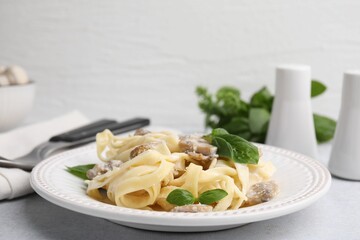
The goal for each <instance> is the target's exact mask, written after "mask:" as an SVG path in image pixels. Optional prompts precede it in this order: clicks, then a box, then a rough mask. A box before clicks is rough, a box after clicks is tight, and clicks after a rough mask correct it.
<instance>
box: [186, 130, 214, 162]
mask: <svg viewBox="0 0 360 240" xmlns="http://www.w3.org/2000/svg"><path fill="white" fill-rule="evenodd" d="M179 148H180V151H182V152H185V153H187V154H188V155H189V156H190V157H191V158H192V159H194V160H196V161H209V160H212V159H214V158H217V157H218V155H217V154H216V151H217V148H216V147H215V146H213V145H211V144H209V143H208V142H207V141H206V140H205V139H203V138H201V136H197V135H185V136H181V137H180V141H179Z"/></svg>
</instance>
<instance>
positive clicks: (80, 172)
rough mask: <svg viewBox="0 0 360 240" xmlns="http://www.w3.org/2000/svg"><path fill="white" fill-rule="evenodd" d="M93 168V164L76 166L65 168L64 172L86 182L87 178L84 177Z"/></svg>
mask: <svg viewBox="0 0 360 240" xmlns="http://www.w3.org/2000/svg"><path fill="white" fill-rule="evenodd" d="M94 166H95V164H87V165H78V166H74V167H67V169H66V171H68V172H69V173H71V174H72V175H75V176H77V177H79V178H81V179H84V180H88V177H87V176H86V172H87V171H88V170H90V169H92V168H93V167H94Z"/></svg>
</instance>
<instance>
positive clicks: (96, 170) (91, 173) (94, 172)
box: [86, 160, 123, 180]
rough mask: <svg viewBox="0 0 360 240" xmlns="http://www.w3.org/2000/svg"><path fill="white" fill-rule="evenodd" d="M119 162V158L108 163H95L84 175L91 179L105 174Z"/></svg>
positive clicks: (120, 162) (119, 164)
mask: <svg viewBox="0 0 360 240" xmlns="http://www.w3.org/2000/svg"><path fill="white" fill-rule="evenodd" d="M121 164H123V162H122V161H119V160H111V161H110V162H108V163H99V164H96V165H95V166H94V167H93V168H92V169H90V170H88V171H87V172H86V176H87V177H88V179H90V180H92V179H94V178H95V177H96V176H98V175H102V174H105V173H107V172H108V171H111V170H113V169H114V168H116V167H120V166H121Z"/></svg>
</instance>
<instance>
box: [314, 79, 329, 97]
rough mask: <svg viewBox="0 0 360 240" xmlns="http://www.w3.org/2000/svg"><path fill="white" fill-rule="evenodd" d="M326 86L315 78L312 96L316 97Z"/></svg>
mask: <svg viewBox="0 0 360 240" xmlns="http://www.w3.org/2000/svg"><path fill="white" fill-rule="evenodd" d="M325 90H326V86H325V85H324V84H323V83H321V82H319V81H318V80H315V79H313V80H312V81H311V97H316V96H319V95H320V94H322V93H323V92H325Z"/></svg>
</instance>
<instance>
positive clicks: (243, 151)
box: [204, 128, 260, 164]
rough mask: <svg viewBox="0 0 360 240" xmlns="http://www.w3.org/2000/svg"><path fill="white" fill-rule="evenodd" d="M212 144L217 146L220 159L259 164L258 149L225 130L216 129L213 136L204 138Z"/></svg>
mask: <svg viewBox="0 0 360 240" xmlns="http://www.w3.org/2000/svg"><path fill="white" fill-rule="evenodd" d="M204 139H205V140H206V141H208V142H209V143H210V144H212V145H214V146H216V147H217V148H218V149H217V154H219V156H220V157H223V158H227V159H230V160H232V161H234V162H237V163H247V164H257V163H258V161H259V157H260V156H259V150H258V148H257V147H256V146H255V145H254V144H252V143H250V142H248V141H247V140H245V139H243V138H241V137H239V136H237V135H233V134H229V133H228V132H227V131H226V130H225V129H222V128H216V129H214V130H213V131H212V133H211V134H209V135H206V136H204Z"/></svg>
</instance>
